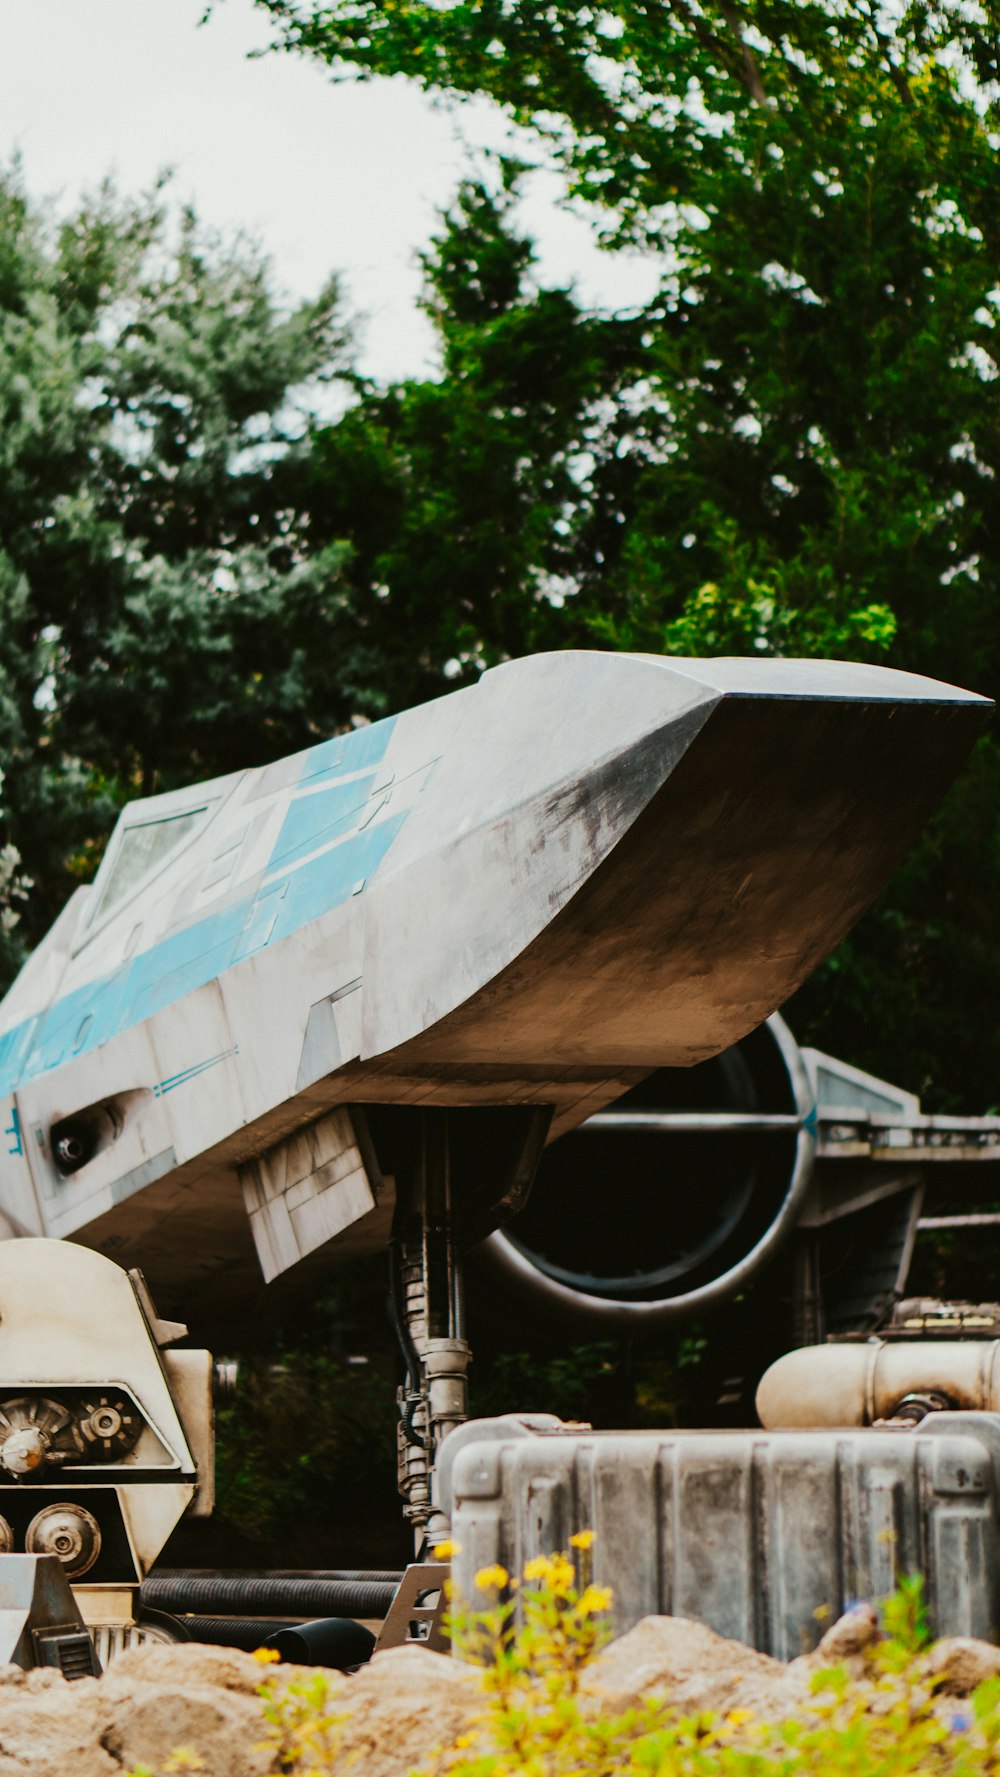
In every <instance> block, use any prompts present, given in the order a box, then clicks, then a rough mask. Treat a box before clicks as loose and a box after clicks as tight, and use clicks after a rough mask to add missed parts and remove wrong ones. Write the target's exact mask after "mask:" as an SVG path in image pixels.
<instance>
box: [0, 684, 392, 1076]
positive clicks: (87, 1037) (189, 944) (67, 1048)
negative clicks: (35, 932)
mask: <svg viewBox="0 0 1000 1777" xmlns="http://www.w3.org/2000/svg"><path fill="white" fill-rule="evenodd" d="M395 725H396V717H395V716H390V717H387V718H386V720H385V721H383V722H376V723H373V724H372V726H371V727H370V728H360V729H357V730H356V731H355V732H354V733H353V734H348V735H339V736H336V737H334V739H333V740H330V741H324V742H323V743H322V744H321V745H319V746H316V747H312V748H311V749H310V750H309V752H308V753H307V754H306V755H305V758H304V760H303V768H302V774H301V776H300V778H299V783H300V784H301V785H303V786H306V785H308V787H309V789H310V790H313V789H314V787H315V785H316V784H317V781H319V782H322V780H323V778H324V777H326V776H329V778H330V787H329V789H328V790H327V789H324V790H322V791H320V792H319V793H316V794H310V795H306V796H298V797H297V796H293V800H292V802H291V804H290V807H289V809H288V812H287V814H286V816H285V820H284V822H283V823H282V827H281V830H280V832H279V834H278V838H277V840H276V842H275V846H274V849H273V851H272V854H271V862H270V865H269V867H268V868H269V871H270V870H272V869H277V870H280V869H281V867H282V865H284V866H285V867H288V866H293V865H294V864H295V861H296V858H297V857H298V856H300V855H302V854H305V855H308V853H309V851H310V850H313V849H315V848H316V847H317V846H321V845H332V849H330V850H328V851H323V852H321V854H320V856H319V857H317V858H313V859H312V860H311V861H310V862H309V863H308V864H302V865H300V867H299V868H298V869H295V868H291V870H290V874H289V875H287V876H285V877H283V878H279V880H277V881H276V882H274V883H273V884H269V885H268V886H267V887H266V888H263V889H260V890H258V892H257V893H253V892H251V893H248V894H247V895H246V897H245V898H244V899H243V900H242V901H239V902H236V903H234V904H233V905H232V906H230V907H226V908H224V909H223V910H222V911H221V912H219V913H216V914H209V915H208V916H207V917H206V918H205V919H201V920H198V921H196V922H195V923H194V924H192V925H190V926H187V927H186V928H185V929H184V930H182V931H179V932H174V933H171V935H170V936H169V937H167V938H164V940H163V941H162V943H160V944H157V945H155V946H154V947H153V948H152V949H151V950H147V951H144V952H142V953H140V955H138V956H135V957H133V958H131V959H130V960H129V961H128V962H125V963H123V964H122V965H121V967H120V968H118V969H117V970H115V971H114V973H113V974H110V975H106V976H105V977H104V978H103V979H102V980H99V981H93V982H90V983H88V985H87V986H86V987H81V988H77V989H76V990H75V991H74V992H72V993H68V994H66V995H65V996H64V997H63V998H62V999H60V1000H57V1001H56V1003H55V1005H53V1006H51V1007H49V1008H48V1010H47V1011H45V1012H43V1013H41V1014H40V1015H39V1016H38V1017H37V1018H31V1019H27V1020H25V1022H24V1023H23V1024H20V1025H17V1026H15V1028H14V1029H13V1030H10V1031H7V1032H6V1033H4V1034H3V1035H2V1036H0V1094H3V1093H6V1092H10V1091H12V1090H13V1089H14V1087H15V1086H17V1085H18V1084H20V1083H21V1082H23V1081H26V1080H30V1079H34V1078H35V1076H36V1075H38V1074H42V1073H46V1072H48V1070H49V1069H50V1068H53V1067H58V1065H59V1063H60V1062H62V1061H64V1060H65V1059H67V1057H69V1056H70V1055H73V1056H76V1055H83V1054H86V1053H88V1052H89V1051H90V1050H91V1049H96V1048H98V1047H99V1046H100V1044H102V1043H105V1042H107V1041H108V1039H109V1038H110V1037H113V1036H117V1035H118V1034H119V1033H120V1032H121V1031H123V1030H129V1029H131V1028H132V1026H134V1025H136V1024H140V1023H141V1022H142V1021H143V1019H146V1018H149V1017H151V1016H152V1015H153V1013H154V1012H159V1011H161V1010H162V1009H163V1007H164V1006H168V1005H170V1004H172V1002H173V1001H175V1000H178V999H180V998H182V996H183V995H184V994H188V993H193V992H194V990H195V989H196V988H198V987H203V986H204V985H205V983H206V982H207V981H212V980H214V979H215V978H216V977H217V976H218V975H221V974H223V973H224V972H225V970H226V969H227V968H231V967H232V966H233V964H234V963H237V962H240V961H242V960H243V958H244V957H247V956H251V955H253V953H254V951H256V950H260V949H263V948H264V946H265V945H267V944H271V943H276V942H278V941H279V940H280V939H282V938H288V937H290V936H291V935H292V933H293V932H296V931H298V930H299V928H300V927H301V926H303V925H307V924H308V923H309V922H310V921H311V920H314V919H317V918H318V917H319V916H320V915H321V914H323V913H327V912H329V911H330V910H331V909H332V908H334V907H338V906H340V905H341V903H342V902H343V901H345V900H348V899H349V897H350V896H351V895H352V894H353V893H354V892H355V890H356V889H357V887H358V885H359V884H360V883H362V882H364V881H366V880H367V878H368V877H370V876H371V875H373V874H374V872H375V870H377V868H378V866H379V864H380V863H381V861H382V859H383V857H384V856H385V854H386V852H387V851H388V850H389V847H390V846H391V844H392V842H393V840H394V839H395V837H396V835H397V833H398V832H399V831H400V828H401V827H402V825H403V822H404V821H405V820H406V814H407V812H408V811H404V812H403V813H400V814H398V815H392V816H389V817H388V818H387V819H385V820H382V821H377V822H375V823H374V824H373V825H372V826H370V827H365V828H362V829H361V830H360V831H359V832H354V833H353V836H351V837H345V838H340V835H341V834H351V830H352V828H355V827H356V826H357V822H358V819H359V817H360V815H361V814H362V813H363V811H364V808H365V802H366V797H367V795H368V794H369V793H370V791H371V787H372V785H373V782H374V778H373V777H371V776H370V777H368V778H367V779H365V780H363V781H360V782H359V781H355V782H352V783H350V784H343V783H341V784H339V785H338V783H337V781H336V780H337V777H342V776H343V775H344V774H345V773H348V772H350V773H354V772H356V771H359V770H363V769H364V767H365V766H367V765H375V764H378V762H379V760H380V759H381V758H382V757H383V755H384V753H385V749H386V747H387V745H388V743H389V739H390V736H391V734H392V731H393V729H394V727H395ZM335 774H336V775H335ZM338 838H340V843H339V844H333V843H332V842H333V841H334V840H336V839H338ZM88 1019H89V1023H88V1022H87V1020H88Z"/></svg>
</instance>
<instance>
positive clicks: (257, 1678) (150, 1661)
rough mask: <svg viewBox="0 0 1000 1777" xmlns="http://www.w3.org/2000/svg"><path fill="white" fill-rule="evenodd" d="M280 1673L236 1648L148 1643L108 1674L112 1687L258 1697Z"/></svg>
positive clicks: (284, 1670) (128, 1652)
mask: <svg viewBox="0 0 1000 1777" xmlns="http://www.w3.org/2000/svg"><path fill="white" fill-rule="evenodd" d="M277 1670H279V1668H277V1667H275V1666H262V1665H261V1663H260V1661H259V1660H255V1659H254V1657H253V1655H252V1654H244V1653H241V1652H240V1650H239V1649H238V1648H235V1647H208V1646H206V1645H205V1644H204V1643H203V1642H198V1641H174V1642H164V1641H146V1642H143V1643H141V1645H140V1646H139V1647H130V1648H128V1649H126V1651H125V1652H124V1653H122V1654H119V1655H118V1658H117V1659H116V1660H115V1663H114V1665H113V1666H112V1667H111V1668H110V1670H109V1672H108V1674H107V1680H108V1683H109V1684H111V1685H114V1686H116V1687H117V1686H121V1685H124V1686H125V1687H126V1688H127V1687H128V1686H129V1685H130V1684H132V1683H133V1682H134V1681H136V1680H140V1681H146V1682H148V1683H150V1684H173V1685H188V1684H209V1685H218V1687H219V1688H220V1690H224V1691H241V1692H242V1693H243V1695H244V1696H247V1697H252V1696H255V1695H256V1692H257V1689H258V1687H259V1686H260V1685H262V1684H264V1683H266V1681H267V1680H268V1679H270V1678H273V1676H274V1673H275V1672H276V1671H277ZM280 1670H281V1672H282V1673H288V1672H302V1671H304V1670H305V1668H304V1667H299V1666H296V1667H291V1666H282V1667H281V1668H280Z"/></svg>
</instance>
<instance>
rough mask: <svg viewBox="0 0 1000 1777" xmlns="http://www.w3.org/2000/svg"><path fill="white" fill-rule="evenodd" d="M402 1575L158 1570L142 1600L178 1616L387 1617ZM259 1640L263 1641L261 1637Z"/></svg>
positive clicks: (150, 1580)
mask: <svg viewBox="0 0 1000 1777" xmlns="http://www.w3.org/2000/svg"><path fill="white" fill-rule="evenodd" d="M397 1584H398V1580H397V1579H396V1578H395V1576H394V1577H393V1578H392V1579H391V1580H386V1579H378V1580H362V1579H317V1578H314V1577H313V1575H312V1574H300V1575H295V1576H294V1577H291V1576H286V1575H272V1574H263V1575H261V1574H207V1575H206V1574H184V1573H181V1574H178V1575H177V1576H174V1575H172V1574H159V1575H154V1576H153V1577H152V1578H151V1579H148V1580H146V1581H145V1583H144V1585H143V1588H142V1603H143V1605H144V1606H147V1607H149V1608H151V1609H153V1610H166V1611H170V1612H171V1613H172V1614H173V1615H174V1616H186V1615H187V1614H188V1613H191V1612H193V1613H194V1614H196V1615H202V1614H204V1615H210V1616H219V1617H223V1616H234V1617H240V1616H249V1617H253V1616H258V1615H259V1616H262V1617H265V1616H266V1617H293V1618H294V1617H297V1618H298V1619H299V1621H303V1620H306V1619H309V1618H313V1617H384V1616H385V1614H386V1612H387V1610H388V1609H389V1606H390V1604H391V1603H392V1600H393V1596H394V1594H395V1591H396V1587H397ZM256 1645H258V1646H259V1643H257V1644H256Z"/></svg>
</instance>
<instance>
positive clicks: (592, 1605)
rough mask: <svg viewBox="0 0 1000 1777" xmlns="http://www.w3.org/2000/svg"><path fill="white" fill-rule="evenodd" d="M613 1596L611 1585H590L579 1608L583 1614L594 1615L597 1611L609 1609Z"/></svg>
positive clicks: (586, 1615)
mask: <svg viewBox="0 0 1000 1777" xmlns="http://www.w3.org/2000/svg"><path fill="white" fill-rule="evenodd" d="M611 1596H612V1594H611V1587H610V1586H588V1587H587V1590H586V1591H585V1592H584V1593H583V1594H582V1596H581V1598H580V1602H579V1605H578V1606H577V1609H578V1610H579V1612H580V1615H581V1616H584V1617H590V1616H593V1615H594V1613H595V1611H599V1610H607V1609H608V1607H609V1605H610V1603H611Z"/></svg>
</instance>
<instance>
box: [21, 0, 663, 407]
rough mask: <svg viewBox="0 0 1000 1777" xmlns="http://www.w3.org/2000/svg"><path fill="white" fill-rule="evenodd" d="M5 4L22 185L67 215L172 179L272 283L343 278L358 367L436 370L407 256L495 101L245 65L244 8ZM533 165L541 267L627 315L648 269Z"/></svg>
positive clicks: (489, 144) (252, 37) (288, 66)
mask: <svg viewBox="0 0 1000 1777" xmlns="http://www.w3.org/2000/svg"><path fill="white" fill-rule="evenodd" d="M203 9H204V0H0V156H2V157H4V158H9V156H10V155H11V154H12V153H13V152H14V151H15V150H19V151H20V152H21V154H22V156H23V159H24V165H25V174H26V179H27V184H28V188H29V190H30V191H31V192H32V194H33V195H34V196H35V197H37V198H42V197H45V198H52V199H53V201H54V202H55V203H56V204H57V205H58V206H59V207H60V208H64V207H66V206H67V205H69V204H70V203H72V201H73V200H74V199H75V197H76V196H77V194H78V193H79V192H80V191H81V190H82V189H86V188H88V187H92V186H94V185H95V184H96V183H97V182H98V181H99V180H100V179H101V178H102V177H103V176H104V174H106V173H108V172H111V171H113V172H114V173H115V174H116V176H117V179H118V182H119V184H120V186H121V188H122V189H123V190H124V191H129V192H132V191H137V190H139V189H141V188H143V187H148V186H149V185H150V184H151V183H152V181H153V179H154V178H155V177H156V175H157V173H158V172H160V171H161V170H162V169H163V168H165V167H172V168H174V169H175V172H176V181H175V186H174V190H175V192H176V196H177V198H178V201H180V200H185V201H186V200H189V199H191V200H193V201H194V203H195V206H196V208H197V210H198V212H199V214H200V215H201V216H202V218H203V219H204V220H205V221H206V222H209V223H211V224H213V225H215V226H217V227H220V228H224V229H226V230H230V229H233V230H234V229H237V228H246V229H249V230H250V231H251V232H253V233H254V234H256V235H257V236H258V238H259V239H260V240H262V241H263V243H264V245H265V246H266V247H267V249H268V250H269V252H270V253H271V254H272V256H273V258H274V261H275V267H276V272H277V277H278V281H279V284H280V285H281V286H282V287H283V288H285V289H287V290H288V291H290V292H292V293H295V294H307V293H311V292H312V291H313V290H315V289H316V288H317V287H318V285H319V284H320V283H321V281H322V279H323V277H324V276H325V275H326V273H327V272H329V271H331V270H337V271H339V272H341V273H343V274H344V281H345V286H346V290H347V293H348V297H349V301H350V302H351V304H352V306H353V307H354V309H355V310H356V311H359V312H360V313H361V315H362V316H363V317H364V321H365V324H364V327H363V330H362V333H361V340H362V346H363V351H362V359H361V362H362V366H363V368H365V369H366V370H369V371H372V372H374V373H375V374H377V375H380V376H385V377H393V376H400V375H410V374H414V373H418V372H420V371H421V370H423V369H426V368H428V367H429V365H430V363H431V358H432V336H431V332H430V329H429V327H428V325H427V323H426V322H425V321H424V320H423V318H422V317H421V316H420V315H419V314H418V313H417V311H416V309H415V306H414V303H415V297H416V293H417V290H418V287H419V272H418V268H417V266H416V264H415V252H416V250H417V249H418V248H419V247H420V246H422V245H424V244H425V243H426V241H427V239H428V236H429V235H430V233H431V232H432V229H433V227H434V220H435V213H436V212H437V211H438V210H439V209H440V208H441V207H443V206H445V205H446V204H447V203H448V202H449V199H450V197H451V194H452V193H453V191H454V189H455V185H456V183H457V180H458V178H459V177H460V175H461V172H462V169H463V166H464V165H465V164H466V162H465V154H464V150H463V147H462V143H461V140H460V137H459V128H461V130H462V131H463V132H464V134H465V136H466V138H467V140H469V141H471V142H472V144H473V146H474V147H476V148H477V149H479V150H485V151H489V150H490V149H496V148H499V147H500V146H502V144H503V143H504V140H505V125H504V121H503V119H502V117H501V116H500V114H499V112H497V111H495V110H494V109H493V108H492V107H490V106H488V105H485V104H476V105H474V106H468V105H467V106H463V107H461V108H460V112H459V114H458V117H457V119H456V118H455V117H453V116H450V115H448V114H445V113H444V112H443V111H441V110H440V109H435V108H434V107H432V105H431V104H430V103H429V101H427V100H426V99H424V98H423V97H422V96H421V95H420V94H419V93H418V92H417V91H416V90H415V89H413V88H411V87H409V86H407V85H406V84H405V83H402V82H396V81H393V82H373V83H369V84H366V85H361V84H357V85H354V84H348V83H337V84H334V83H332V82H331V81H330V79H329V75H328V73H327V72H326V70H324V69H323V68H322V67H320V66H319V65H318V64H316V63H312V62H306V61H304V60H300V59H298V58H293V57H290V56H287V55H271V56H266V57H264V58H262V59H260V60H249V59H248V54H247V52H248V51H249V50H251V49H254V48H257V47H261V46H263V45H264V44H265V43H267V42H268V40H269V35H270V28H269V25H268V22H267V19H266V17H265V15H264V14H262V13H258V12H256V11H255V10H254V8H253V5H252V0H220V3H219V5H218V8H217V11H216V13H215V15H214V17H213V18H212V20H211V21H210V23H209V24H208V25H206V26H205V27H203V28H202V29H199V28H198V20H199V18H200V16H201V13H202V11H203ZM557 197H558V191H557V188H556V187H555V185H554V182H552V181H551V180H549V179H548V178H546V177H543V176H542V175H536V176H535V179H534V182H533V187H532V189H531V191H530V193H529V196H528V198H527V200H526V202H525V205H524V208H523V214H524V218H525V221H526V223H527V226H528V227H529V228H530V230H531V232H532V233H533V234H535V235H536V236H537V238H538V240H539V247H540V254H541V265H542V273H543V275H544V276H545V277H546V278H548V279H550V280H553V281H558V282H570V281H571V280H575V282H576V285H577V288H578V290H579V292H580V294H581V296H582V297H583V298H584V299H585V300H586V301H587V302H588V303H591V304H594V305H596V306H601V307H630V306H631V305H633V304H635V303H637V302H640V301H643V300H645V298H646V297H648V296H649V295H650V294H651V293H652V290H653V288H654V284H655V276H656V274H655V269H654V267H653V265H652V264H651V263H650V262H648V261H646V262H643V263H640V262H639V260H638V259H637V258H634V257H632V256H629V255H615V256H611V255H608V254H606V253H602V252H600V251H599V250H598V249H597V248H596V247H595V246H594V245H593V242H592V239H591V234H590V231H589V229H588V227H587V225H586V223H585V222H584V221H582V220H581V219H580V218H579V217H574V216H571V215H568V214H567V213H566V212H565V211H564V210H562V209H560V208H559V207H558V204H557Z"/></svg>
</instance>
